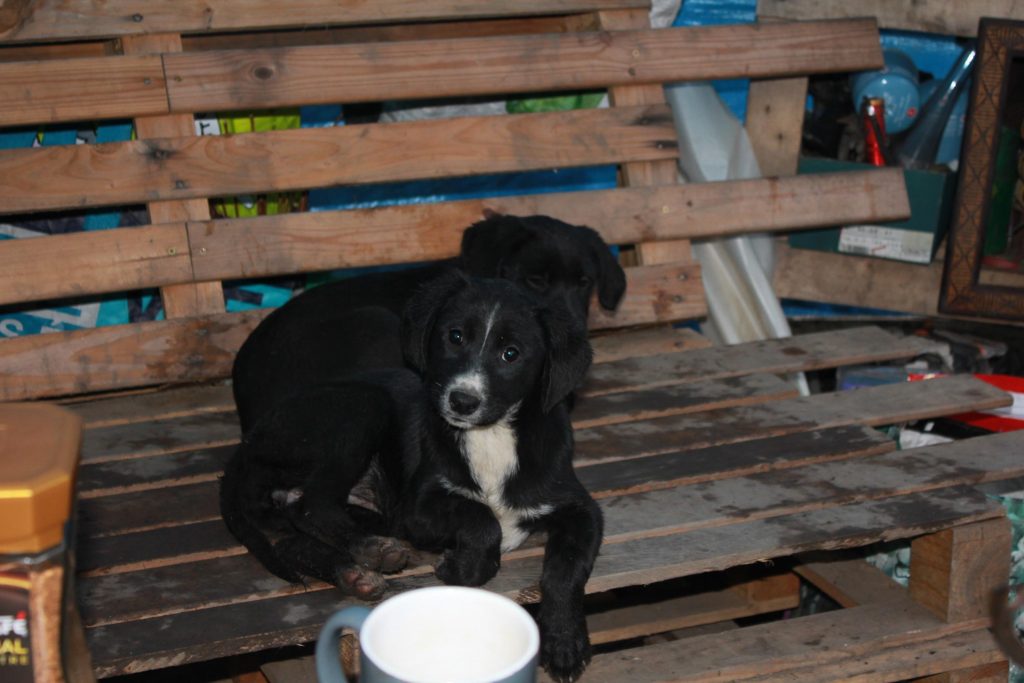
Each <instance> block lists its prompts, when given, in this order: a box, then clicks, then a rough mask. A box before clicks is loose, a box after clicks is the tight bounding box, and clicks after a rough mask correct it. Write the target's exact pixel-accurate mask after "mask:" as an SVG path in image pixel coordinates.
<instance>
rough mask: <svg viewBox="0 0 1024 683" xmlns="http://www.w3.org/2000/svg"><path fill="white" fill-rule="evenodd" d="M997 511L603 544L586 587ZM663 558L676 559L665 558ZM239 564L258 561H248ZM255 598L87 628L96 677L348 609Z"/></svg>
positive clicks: (301, 599)
mask: <svg viewBox="0 0 1024 683" xmlns="http://www.w3.org/2000/svg"><path fill="white" fill-rule="evenodd" d="M994 514H999V511H998V510H996V509H995V508H994V507H993V506H992V504H991V503H989V502H988V501H985V500H984V499H983V497H979V495H978V494H974V493H973V492H971V491H969V490H953V491H951V492H950V493H949V494H944V493H940V494H932V495H930V496H928V497H927V498H917V497H912V496H910V497H900V498H897V499H893V500H888V501H880V502H878V501H875V502H870V503H865V504H861V505H854V506H847V507H844V508H839V509H831V510H819V511H815V512H810V513H806V514H803V515H795V516H791V517H784V518H781V519H772V520H762V521H757V522H750V523H746V524H739V525H734V526H731V527H725V528H721V529H713V530H707V531H701V532H692V533H690V534H680V535H676V536H669V537H661V538H654V539H640V540H637V541H633V542H628V543H622V544H617V545H611V546H609V547H608V548H607V549H606V552H603V553H602V555H601V556H600V557H599V558H598V563H597V566H596V567H595V572H594V575H593V578H592V580H591V583H590V584H589V585H588V591H593V592H598V591H602V590H608V589H610V588H614V587H619V586H623V585H634V584H637V583H647V582H650V581H654V580H660V579H663V578H672V577H675V576H683V575H688V574H693V573H699V572H702V571H709V570H713V569H718V568H723V567H724V566H735V565H737V564H744V563H751V562H755V561H757V560H758V559H762V558H767V557H769V555H767V554H766V553H767V552H769V551H770V550H769V549H771V548H774V549H775V551H778V552H780V553H782V554H792V553H796V552H802V551H807V550H811V549H814V548H836V547H846V546H852V545H861V544H866V543H870V542H871V541H874V540H878V538H879V537H881V538H899V537H906V536H913V535H917V534H920V533H924V532H927V531H931V530H934V529H938V528H942V527H944V526H948V525H950V524H954V523H956V522H957V521H963V520H968V521H969V520H975V519H986V518H989V517H991V516H992V515H994ZM708 534H711V535H710V536H708ZM665 558H673V559H674V561H673V560H669V561H668V562H665V561H664V560H665ZM238 559H240V560H245V561H249V562H252V563H253V565H255V562H254V561H252V560H251V558H248V557H242V558H238ZM229 561H230V560H229V559H226V560H215V561H213V562H214V563H215V564H219V563H222V562H229ZM204 564H205V565H206V567H205V569H206V571H207V572H209V571H213V570H214V564H210V563H198V564H197V565H192V567H193V568H194V569H196V570H197V571H202V569H203V565H204ZM653 567H658V568H657V569H654V568H653ZM539 575H540V559H539V558H537V557H528V558H523V559H521V560H517V561H513V562H507V563H506V564H505V566H504V568H503V570H502V571H501V572H500V573H499V575H498V576H497V577H496V578H495V579H494V581H492V582H491V583H490V584H488V586H487V587H488V588H489V589H490V590H495V591H499V592H502V593H506V594H508V595H510V596H513V597H515V598H517V599H519V600H521V601H534V600H536V599H537V597H538V593H537V591H536V590H535V589H532V588H530V587H531V586H532V585H533V584H534V583H535V582H536V580H537V578H538V577H539ZM125 576H131V575H125ZM100 578H102V577H100ZM135 578H138V577H135ZM184 580H185V577H184V576H183V575H182V572H180V571H179V572H172V573H170V575H168V576H167V577H166V580H163V579H162V580H161V581H160V583H159V584H145V586H144V587H143V589H142V590H144V591H148V592H147V593H144V595H148V596H150V600H152V601H153V602H152V604H153V605H156V604H159V595H160V594H161V593H162V592H165V591H167V592H173V591H175V590H176V588H175V586H178V585H180V582H181V581H184ZM262 581H263V583H262V589H261V590H259V591H258V593H262V594H263V595H266V594H267V593H268V591H270V590H272V588H273V587H275V586H277V587H279V588H283V586H282V585H281V584H282V582H280V581H278V580H276V579H273V578H269V577H267V575H266V574H265V573H264V575H263V579H262ZM432 581H433V579H432V578H428V577H426V576H410V577H405V578H400V579H394V580H392V582H391V586H392V590H396V591H397V590H406V589H408V588H410V587H414V586H421V585H430V583H431V582H432ZM193 584H194V582H193ZM233 585H235V584H233ZM189 587H190V588H191V586H189ZM236 587H237V585H236ZM119 595H123V593H119ZM180 596H181V593H180V592H178V593H175V599H178V598H179V597H180ZM252 597H253V598H254V599H252V600H250V601H248V602H243V603H236V604H230V605H226V606H223V607H220V608H216V609H202V610H198V611H195V610H193V611H185V612H179V613H176V614H168V615H166V616H160V617H153V618H150V619H146V620H143V621H135V622H131V621H129V622H124V623H120V624H110V625H108V626H100V627H93V628H91V629H89V631H88V633H87V636H88V638H89V642H90V647H91V650H92V652H93V656H94V660H95V662H96V666H97V673H98V674H99V675H101V676H109V675H113V674H116V673H123V672H129V671H142V670H148V669H151V668H157V667H161V666H166V665H167V664H168V663H170V662H173V663H175V664H183V663H187V662H190V661H197V660H202V659H209V658H213V657H217V656H223V655H225V654H229V653H231V654H237V653H238V652H240V651H253V650H255V649H263V648H266V647H270V646H275V645H284V644H291V643H296V642H306V641H309V640H310V639H311V638H313V637H315V634H316V631H317V630H318V629H319V627H320V626H321V625H322V623H323V620H324V619H325V618H326V616H327V615H328V614H330V613H331V612H333V611H334V610H336V609H338V608H339V607H340V606H341V605H342V604H344V601H339V599H338V595H337V593H336V592H334V591H331V590H314V589H312V588H311V589H310V590H307V591H305V592H303V593H300V594H296V595H288V596H285V597H280V598H276V599H272V600H259V599H256V597H257V594H253V596H252ZM85 602H86V604H89V600H86V601H85ZM211 606H212V605H211ZM890 623H891V620H890ZM200 624H202V626H200ZM156 634H159V636H156Z"/></svg>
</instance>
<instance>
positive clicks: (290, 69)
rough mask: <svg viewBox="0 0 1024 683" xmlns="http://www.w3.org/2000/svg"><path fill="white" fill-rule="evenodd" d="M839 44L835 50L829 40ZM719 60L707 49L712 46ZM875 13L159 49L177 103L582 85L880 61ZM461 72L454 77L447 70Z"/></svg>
mask: <svg viewBox="0 0 1024 683" xmlns="http://www.w3.org/2000/svg"><path fill="white" fill-rule="evenodd" d="M836 43H842V44H843V49H842V50H835V49H834V46H835V44H836ZM709 49H711V50H714V53H715V57H716V58H715V59H713V60H711V59H708V50H709ZM881 63H882V58H881V51H880V49H879V46H878V37H877V27H876V25H875V22H874V21H873V20H870V19H866V20H865V19H862V20H847V21H833V22H828V21H822V22H813V23H807V22H795V23H785V24H775V25H764V26H753V25H745V24H736V25H727V26H701V27H686V28H668V29H660V30H657V31H652V30H633V31H601V32H592V33H574V34H558V33H550V34H539V35H516V36H498V37H490V38H465V39H462V40H457V41H450V40H436V41H428V40H424V41H409V42H402V41H395V42H390V43H380V44H372V45H358V44H357V45H322V46H311V47H294V48H283V49H279V50H273V49H271V50H233V51H223V52H209V53H191V54H180V55H178V54H169V55H165V57H164V64H165V68H166V71H167V78H168V93H169V97H170V102H171V108H172V110H173V111H181V112H196V111H209V110H215V111H216V110H221V109H241V108H247V107H275V106H283V105H293V104H300V103H301V104H313V103H325V104H326V103H333V102H341V103H348V102H370V101H377V100H382V99H383V100H400V99H416V98H420V97H431V98H437V97H464V96H470V95H486V94H500V93H513V92H537V91H552V90H565V89H570V90H585V89H591V88H603V87H606V86H609V85H627V84H629V85H638V84H649V83H659V84H660V83H662V82H665V81H669V82H672V81H688V80H695V79H699V80H705V79H709V78H712V79H713V78H737V77H750V78H756V77H759V76H786V75H797V74H800V75H803V74H807V73H830V72H838V71H856V70H861V69H869V68H877V67H879V66H881ZM455 70H457V71H458V73H459V78H457V79H452V78H449V77H448V76H450V74H451V73H452V72H453V71H455Z"/></svg>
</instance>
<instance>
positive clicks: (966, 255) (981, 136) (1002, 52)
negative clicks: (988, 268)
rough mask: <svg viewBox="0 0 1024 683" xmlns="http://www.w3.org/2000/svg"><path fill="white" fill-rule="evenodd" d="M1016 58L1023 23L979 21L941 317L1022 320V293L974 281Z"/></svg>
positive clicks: (1022, 43)
mask: <svg viewBox="0 0 1024 683" xmlns="http://www.w3.org/2000/svg"><path fill="white" fill-rule="evenodd" d="M1014 57H1024V21H1011V20H1004V19H982V20H981V24H980V26H979V29H978V57H977V59H978V63H977V65H976V66H975V72H974V83H973V85H972V86H971V100H970V106H969V108H968V117H967V126H966V130H965V131H964V143H963V148H962V152H961V154H960V181H959V185H958V187H957V196H956V204H955V209H954V213H953V220H952V223H951V225H950V232H949V239H948V242H947V246H946V262H945V269H944V271H943V275H942V290H941V294H940V297H939V310H940V311H941V312H943V313H949V314H955V315H970V316H981V317H994V318H1014V319H1024V288H1022V287H1006V286H995V285H983V284H980V283H979V281H978V276H979V272H980V270H981V258H982V253H981V251H982V245H983V243H984V234H985V225H986V223H987V222H988V215H989V197H991V192H992V176H993V172H994V169H993V167H994V163H995V158H996V145H997V142H998V133H999V122H1000V118H1001V114H1002V111H1003V107H1004V106H1005V103H1006V88H1007V75H1008V72H1009V68H1010V63H1011V61H1012V60H1013V58H1014Z"/></svg>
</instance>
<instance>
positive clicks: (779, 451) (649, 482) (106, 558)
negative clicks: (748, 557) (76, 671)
mask: <svg viewBox="0 0 1024 683" xmlns="http://www.w3.org/2000/svg"><path fill="white" fill-rule="evenodd" d="M894 447H895V446H894V444H893V442H892V441H891V440H889V439H887V438H885V437H884V436H882V435H881V434H880V433H879V432H877V431H874V430H869V429H867V428H864V427H848V428H839V429H832V430H824V431H820V432H807V433H802V434H792V435H789V436H784V437H775V438H769V439H759V440H754V441H750V442H746V443H742V444H733V445H730V446H728V447H712V448H707V449H701V450H696V451H688V452H686V453H679V454H675V453H673V454H666V455H661V456H653V457H651V458H644V459H642V460H637V461H634V462H633V463H631V464H630V467H629V468H623V467H619V466H617V465H595V466H593V467H587V468H584V469H582V470H580V472H579V475H580V480H581V482H582V483H583V485H584V486H586V487H587V489H588V490H590V491H591V493H593V494H594V495H595V496H597V497H599V498H607V497H609V496H611V495H619V494H626V493H636V492H643V491H650V490H654V489H657V488H666V487H669V486H677V485H682V484H700V483H704V482H708V481H713V480H716V479H723V478H727V477H735V476H743V475H750V474H755V473H758V472H767V471H770V470H774V469H783V468H789V467H798V466H800V465H805V464H809V463H814V462H825V461H828V460H838V459H843V458H853V457H864V456H870V455H877V454H880V453H886V452H889V451H891V450H892V449H893V448H894ZM229 455H230V448H223V449H210V450H205V451H199V452H194V453H183V454H178V455H171V456H163V457H161V458H144V459H140V460H137V461H120V462H117V463H111V464H109V465H106V464H98V465H86V466H84V467H83V468H82V469H81V473H80V476H79V487H80V489H81V491H82V495H83V499H84V500H83V503H82V505H83V506H84V508H85V509H86V510H87V513H88V517H89V519H90V520H91V522H90V524H87V525H86V526H85V529H84V530H83V542H82V544H81V552H80V553H79V558H78V560H79V566H80V568H81V569H83V570H85V571H90V572H99V573H112V572H123V571H132V570H133V569H135V568H138V567H139V566H143V564H144V566H158V565H161V564H164V565H167V564H180V563H181V562H183V561H186V560H187V558H189V557H192V556H195V555H197V554H200V553H213V552H220V553H222V554H223V553H231V552H235V551H238V552H240V550H238V549H239V546H238V545H237V542H236V541H235V540H234V539H233V538H232V537H231V536H230V535H229V534H228V532H227V530H226V529H225V528H224V526H223V524H222V523H221V522H220V520H219V519H213V520H211V519H210V517H211V515H212V514H214V510H213V508H212V507H210V501H212V500H213V499H214V498H215V497H216V489H215V485H214V484H211V485H210V486H209V487H208V488H207V489H206V492H205V493H202V492H201V490H200V489H199V488H198V487H197V488H195V489H188V490H187V493H186V498H189V499H190V500H199V501H200V504H199V505H198V506H189V507H183V506H181V505H177V504H176V503H175V502H174V501H175V500H177V498H178V496H179V493H178V492H176V491H175V489H174V488H167V484H168V483H175V484H176V485H180V484H188V483H193V481H198V480H199V478H200V477H205V478H206V480H207V481H210V482H213V481H214V479H215V477H216V476H217V475H218V474H219V472H220V470H221V468H222V467H223V463H224V461H225V460H226V458H227V457H228V456H229ZM164 458H170V459H171V462H172V463H173V464H170V465H168V464H166V462H165V461H164ZM181 472H185V473H186V475H187V477H191V479H188V478H183V477H181V474H180V473H181ZM118 487H120V488H121V489H123V490H124V492H125V493H132V494H133V495H132V496H129V497H127V498H118V499H116V500H114V501H112V503H111V504H109V505H108V503H107V502H106V501H105V500H102V499H101V500H97V501H95V502H94V501H93V499H95V498H98V497H100V496H103V497H106V496H109V495H111V494H112V493H117V491H115V489H117V488H118ZM156 489H160V490H156ZM164 489H166V490H164ZM146 490H151V493H149V494H136V492H138V491H146ZM197 491H200V492H198V493H196V492H197ZM149 507H167V508H168V509H169V510H174V511H176V512H175V513H174V514H175V515H176V519H177V525H178V526H169V527H168V526H162V527H158V528H155V529H153V530H151V531H148V532H133V531H130V530H131V529H133V528H144V527H147V526H153V525H154V521H153V519H152V517H151V516H149V515H150V513H148V512H147V509H148V508H149ZM202 520H207V521H202ZM158 522H159V523H163V524H166V523H167V518H163V519H161V520H158ZM182 524H187V525H188V531H187V533H184V534H183V533H181V528H180V525H182ZM89 533H93V534H100V535H101V536H102V537H96V536H93V537H89V538H88V540H84V539H85V538H86V536H85V534H89ZM172 538H173V539H174V542H173V543H172V542H170V539H172ZM232 549H235V550H232Z"/></svg>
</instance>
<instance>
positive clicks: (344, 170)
mask: <svg viewBox="0 0 1024 683" xmlns="http://www.w3.org/2000/svg"><path fill="white" fill-rule="evenodd" d="M677 153H678V152H677V150H676V144H675V129H674V128H673V126H672V117H671V114H670V113H669V111H668V109H667V107H665V106H661V107H616V108H612V109H581V110H574V111H567V112H551V113H543V114H514V115H513V114H510V115H507V116H482V117H466V118H454V119H432V120H423V121H410V122H404V123H393V124H387V125H370V124H364V125H351V126H338V127H332V128H300V129H294V130H279V131H269V132H262V133H248V134H244V135H228V136H220V135H210V136H200V137H194V136H192V137H167V138H154V139H147V140H133V141H129V142H112V143H106V144H99V145H62V146H55V147H44V148H37V149H13V150H4V151H0V205H2V206H3V210H4V212H5V213H24V212H28V211H40V210H44V209H57V208H62V207H87V206H110V205H117V204H126V203H133V202H140V201H146V202H152V201H160V200H171V199H179V200H180V199H192V198H202V197H216V196H224V195H232V194H244V193H247V192H266V191H270V190H302V189H308V188H311V187H323V186H330V185H344V184H353V183H357V184H366V183H378V182H395V181H399V180H413V179H423V178H439V177H449V176H463V175H475V174H482V173H502V172H510V171H526V170H539V169H548V168H562V167H568V166H588V165H593V164H607V163H616V162H619V161H623V160H627V159H640V160H648V159H668V158H672V157H673V156H675V155H676V154H677Z"/></svg>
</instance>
